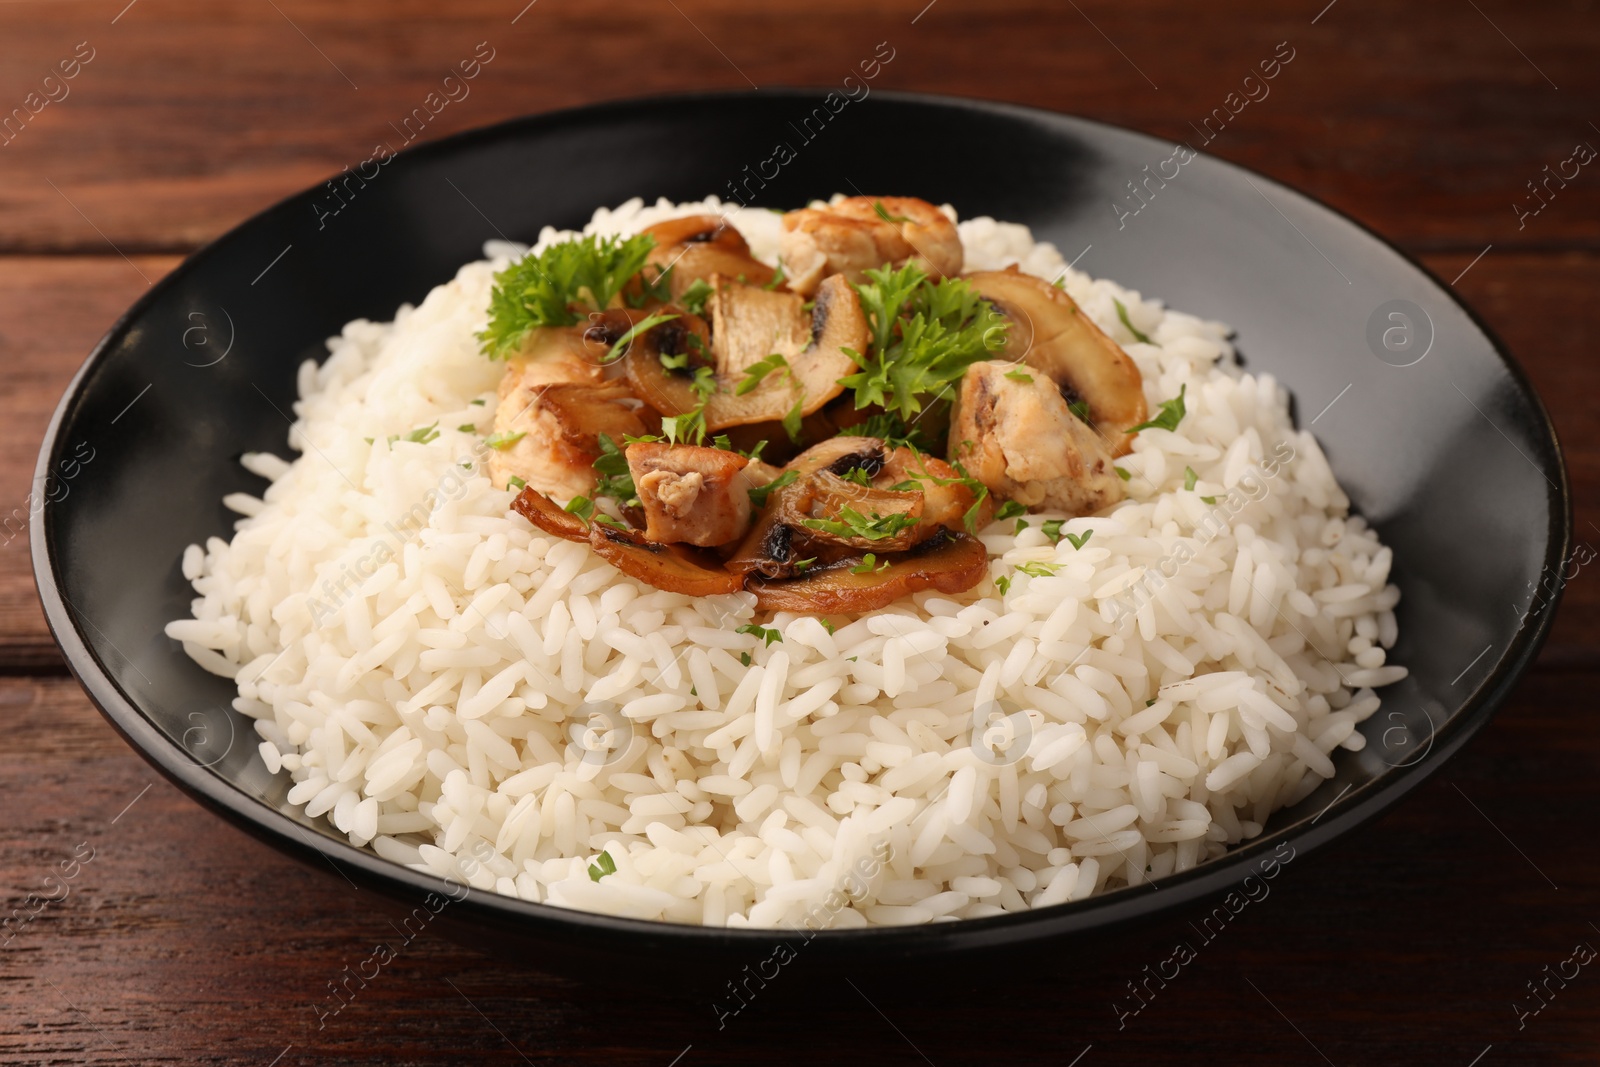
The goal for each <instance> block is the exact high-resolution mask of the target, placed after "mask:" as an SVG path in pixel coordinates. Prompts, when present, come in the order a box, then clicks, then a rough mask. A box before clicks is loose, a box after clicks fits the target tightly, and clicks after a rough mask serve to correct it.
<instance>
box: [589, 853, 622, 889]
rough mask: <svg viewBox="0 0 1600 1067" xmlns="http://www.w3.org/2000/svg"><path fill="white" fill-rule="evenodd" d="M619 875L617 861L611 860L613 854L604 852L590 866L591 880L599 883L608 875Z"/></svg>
mask: <svg viewBox="0 0 1600 1067" xmlns="http://www.w3.org/2000/svg"><path fill="white" fill-rule="evenodd" d="M616 873H617V864H616V861H615V860H613V859H612V858H611V853H609V852H602V853H600V857H599V858H598V859H596V860H595V861H594V862H593V863H591V864H589V880H590V881H591V882H598V881H599V880H600V879H602V878H604V877H605V876H606V875H608V874H616Z"/></svg>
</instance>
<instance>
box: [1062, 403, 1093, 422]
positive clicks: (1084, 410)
mask: <svg viewBox="0 0 1600 1067" xmlns="http://www.w3.org/2000/svg"><path fill="white" fill-rule="evenodd" d="M1067 410H1068V411H1070V412H1072V413H1073V414H1074V415H1076V416H1078V418H1079V419H1081V420H1083V421H1084V422H1087V423H1089V425H1090V426H1093V425H1094V422H1093V420H1091V419H1090V418H1089V402H1088V401H1087V400H1074V401H1073V402H1072V403H1070V404H1068V405H1067Z"/></svg>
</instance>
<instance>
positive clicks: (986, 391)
mask: <svg viewBox="0 0 1600 1067" xmlns="http://www.w3.org/2000/svg"><path fill="white" fill-rule="evenodd" d="M1013 369H1014V367H1013V365H1012V364H1010V363H997V362H990V363H974V364H973V365H972V366H970V367H968V368H967V373H966V374H965V375H964V376H963V377H962V379H961V390H960V392H959V394H958V395H957V399H956V407H955V415H954V421H953V424H952V426H951V430H950V454H951V458H952V459H956V460H959V461H960V462H961V463H962V465H963V466H964V467H965V468H966V469H967V470H968V471H969V472H970V473H971V474H972V476H973V477H975V478H977V479H978V480H979V481H981V482H982V483H983V484H984V485H986V486H988V487H989V489H990V490H991V491H993V492H994V493H997V494H999V495H1000V496H1002V497H1006V498H1007V499H1010V500H1015V501H1016V502H1017V503H1019V504H1022V505H1023V506H1025V507H1030V508H1032V507H1041V506H1042V507H1051V508H1058V509H1060V510H1062V511H1065V512H1068V513H1069V514H1073V515H1087V514H1089V513H1090V512H1094V511H1099V510H1100V509H1102V508H1104V507H1107V506H1109V505H1111V504H1114V503H1116V502H1117V501H1118V500H1121V499H1122V481H1121V480H1120V479H1119V478H1118V477H1117V472H1116V468H1115V467H1114V466H1113V465H1112V463H1111V453H1110V451H1109V450H1108V449H1107V447H1106V443H1105V440H1104V439H1103V438H1102V437H1101V436H1100V435H1099V434H1097V433H1095V431H1094V430H1093V429H1091V428H1090V427H1089V426H1088V425H1087V424H1086V423H1084V421H1083V420H1082V419H1080V418H1078V417H1077V416H1076V415H1074V414H1073V413H1072V411H1071V410H1070V409H1069V408H1068V407H1067V402H1066V401H1065V400H1064V399H1062V396H1061V393H1060V391H1059V390H1058V389H1056V387H1055V386H1054V385H1053V384H1052V383H1051V382H1050V381H1049V379H1047V378H1045V377H1044V376H1043V375H1039V376H1037V377H1035V378H1032V379H1022V378H1016V377H1011V376H1010V374H1011V372H1012V371H1013Z"/></svg>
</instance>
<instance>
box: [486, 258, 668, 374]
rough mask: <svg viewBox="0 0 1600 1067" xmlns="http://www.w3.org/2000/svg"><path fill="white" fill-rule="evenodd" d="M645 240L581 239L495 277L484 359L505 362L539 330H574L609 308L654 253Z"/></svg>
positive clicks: (508, 268)
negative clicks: (540, 328)
mask: <svg viewBox="0 0 1600 1067" xmlns="http://www.w3.org/2000/svg"><path fill="white" fill-rule="evenodd" d="M655 243H656V242H655V238H653V237H651V236H649V235H648V234H639V235H637V236H634V237H595V236H589V237H580V238H577V239H575V240H571V241H563V242H561V243H560V244H556V245H551V246H550V247H549V248H546V249H545V250H544V251H543V252H540V253H538V254H537V255H535V254H533V253H531V252H530V253H529V254H528V255H526V256H523V257H522V258H521V259H519V260H517V261H516V262H515V263H513V264H511V265H510V266H509V267H507V268H506V269H505V270H503V271H501V272H499V273H498V274H496V275H495V276H494V291H493V293H492V294H491V295H490V297H489V324H488V326H487V327H485V329H484V330H483V332H482V333H480V334H478V340H479V341H480V342H482V344H483V351H484V354H485V355H487V356H489V357H490V358H491V359H504V358H506V357H507V356H509V355H511V353H512V352H514V351H516V350H517V348H518V347H520V346H521V344H522V342H523V341H524V340H525V339H526V338H527V336H528V334H529V333H531V332H533V331H534V330H536V329H538V328H539V327H541V326H575V325H577V324H578V323H580V322H582V321H583V320H584V318H585V316H586V315H587V314H588V311H590V310H595V311H599V310H601V309H603V308H605V307H607V306H608V305H609V304H610V303H611V300H612V298H613V297H615V296H616V295H617V293H618V292H620V291H621V289H622V287H623V286H624V285H626V284H627V283H628V279H630V278H632V277H633V276H634V275H635V274H637V273H639V268H640V267H642V266H644V261H645V257H646V256H648V255H649V254H650V249H652V248H654V247H655Z"/></svg>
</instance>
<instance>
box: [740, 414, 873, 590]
mask: <svg viewBox="0 0 1600 1067" xmlns="http://www.w3.org/2000/svg"><path fill="white" fill-rule="evenodd" d="M882 466H883V442H882V441H880V440H879V439H878V438H876V437H831V438H829V439H828V440H826V441H823V442H822V443H820V444H817V445H814V446H812V447H811V448H808V449H806V450H805V451H804V452H802V453H800V455H798V456H796V457H795V458H794V459H792V460H790V461H789V463H788V465H787V466H785V467H784V468H783V470H782V471H781V472H780V477H781V476H784V475H791V474H792V475H793V476H794V478H793V480H791V481H790V482H789V483H788V484H786V485H783V486H781V487H779V488H777V489H774V490H772V492H771V493H770V494H769V495H768V497H767V500H766V506H765V507H764V508H763V509H762V511H761V514H760V515H759V516H758V517H757V519H756V521H755V524H754V525H753V526H751V528H750V532H749V533H748V534H746V535H745V539H744V540H743V541H742V542H740V544H739V547H738V548H736V549H734V551H733V554H732V555H730V556H729V557H728V568H729V569H730V570H732V571H734V572H736V573H738V574H760V575H764V576H765V577H768V578H785V577H792V576H794V575H795V574H798V573H799V569H798V564H799V562H800V561H801V560H802V559H811V558H813V557H814V556H816V553H815V552H813V551H812V550H811V548H810V546H811V545H812V544H813V543H814V542H811V541H810V540H809V539H808V538H807V533H808V531H807V530H806V528H805V526H804V525H803V523H804V520H805V519H807V518H810V517H812V516H811V513H810V511H809V505H810V501H811V498H812V488H811V484H810V477H811V475H814V474H816V473H817V472H819V471H823V470H831V471H832V472H833V473H834V474H837V475H840V476H843V475H845V474H848V473H849V472H850V471H852V470H855V469H857V468H861V469H865V470H867V471H868V473H869V474H876V473H877V472H878V471H879V470H880V469H882ZM802 549H805V551H801V550H802ZM817 551H818V552H823V553H824V554H826V550H825V549H818V550H817ZM817 558H820V557H817Z"/></svg>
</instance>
